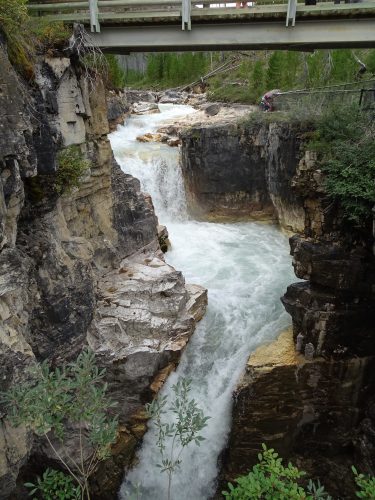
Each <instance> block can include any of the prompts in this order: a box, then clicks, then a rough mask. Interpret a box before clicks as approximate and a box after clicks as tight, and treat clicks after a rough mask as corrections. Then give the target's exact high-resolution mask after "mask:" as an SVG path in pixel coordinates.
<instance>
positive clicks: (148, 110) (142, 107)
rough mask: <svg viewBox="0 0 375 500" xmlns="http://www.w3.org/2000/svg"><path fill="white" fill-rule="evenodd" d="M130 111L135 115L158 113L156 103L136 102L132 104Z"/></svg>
mask: <svg viewBox="0 0 375 500" xmlns="http://www.w3.org/2000/svg"><path fill="white" fill-rule="evenodd" d="M131 110H132V113H134V114H136V115H147V114H152V113H160V111H159V107H158V105H157V104H156V103H149V102H136V103H134V104H133V105H132V108H131Z"/></svg>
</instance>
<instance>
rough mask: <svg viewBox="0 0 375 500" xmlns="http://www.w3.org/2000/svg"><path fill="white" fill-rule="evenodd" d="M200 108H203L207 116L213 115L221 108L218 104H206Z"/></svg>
mask: <svg viewBox="0 0 375 500" xmlns="http://www.w3.org/2000/svg"><path fill="white" fill-rule="evenodd" d="M202 109H204V112H205V113H206V115H208V116H215V115H217V114H218V113H219V111H220V109H221V106H220V104H216V103H215V104H208V105H207V106H205V107H203V108H202Z"/></svg>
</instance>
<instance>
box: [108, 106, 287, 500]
mask: <svg viewBox="0 0 375 500" xmlns="http://www.w3.org/2000/svg"><path fill="white" fill-rule="evenodd" d="M191 112H193V110H192V109H191V108H189V107H187V106H168V107H165V108H162V109H161V113H160V114H157V115H150V116H142V117H132V118H130V119H129V122H128V124H127V125H126V126H124V127H120V128H119V129H118V130H117V131H116V132H115V133H113V134H112V135H111V138H110V139H111V143H112V147H113V150H114V153H115V156H116V159H117V161H118V162H119V163H120V165H121V167H122V169H123V170H124V171H125V172H127V173H130V174H132V175H134V176H136V177H138V178H139V179H140V181H141V184H142V187H143V189H144V190H145V191H147V192H148V193H150V194H151V196H152V198H153V201H154V205H155V210H156V213H157V215H158V217H159V220H160V222H161V223H162V224H164V223H165V224H166V225H167V227H168V231H169V234H170V240H171V242H172V250H171V251H170V252H168V253H167V254H166V260H167V262H168V263H170V264H171V265H173V266H174V267H175V268H176V269H178V270H181V271H182V272H183V273H184V275H185V278H186V281H187V282H188V283H197V284H201V285H203V286H205V287H207V289H208V308H207V313H206V315H205V317H204V318H203V320H202V321H201V322H200V323H199V324H198V327H197V329H196V332H195V333H194V335H193V337H192V338H191V340H190V342H189V344H188V346H187V348H186V350H185V352H184V353H183V355H182V358H181V362H180V364H179V367H178V369H177V371H176V372H175V373H173V374H172V375H171V376H170V377H169V379H168V381H167V382H166V384H165V386H164V388H163V389H162V394H164V395H167V396H168V397H169V396H170V395H171V392H172V390H171V387H172V385H173V384H175V383H176V381H177V380H178V379H179V378H180V377H184V378H188V379H190V380H191V383H192V392H191V396H192V397H194V399H195V400H196V401H197V403H198V405H199V406H200V407H201V408H202V409H203V411H204V413H205V415H209V416H211V419H210V420H209V421H208V425H207V427H206V428H205V429H204V431H203V432H202V435H203V436H204V438H205V441H203V443H202V444H201V446H200V447H197V446H195V445H194V444H191V445H190V446H189V447H187V448H186V449H185V450H184V452H183V454H182V456H181V459H182V465H181V467H180V469H179V470H178V471H177V472H176V473H175V474H174V476H173V480H172V498H173V500H206V499H209V498H211V497H212V495H213V494H214V492H215V486H216V484H215V480H216V477H217V474H218V457H219V454H220V452H221V450H222V449H223V448H224V447H225V444H226V441H227V438H228V433H229V431H230V422H231V400H232V393H233V390H234V388H235V385H236V382H237V381H238V379H239V377H240V375H241V372H242V371H243V369H244V367H245V365H246V360H247V358H248V356H249V354H250V352H252V351H253V350H254V349H255V348H256V347H257V346H259V345H260V344H262V343H264V342H267V341H270V340H273V339H274V338H275V337H277V335H278V334H279V333H280V332H281V331H282V330H283V329H285V328H287V327H288V326H289V325H290V318H289V316H288V315H287V314H286V312H285V311H284V309H283V307H282V305H281V302H280V300H279V297H280V296H281V295H282V294H283V293H284V291H285V288H286V286H287V285H288V284H289V283H290V282H291V280H292V279H293V272H292V266H291V265H290V264H291V263H290V257H289V247H288V241H287V238H286V236H285V235H283V234H282V233H281V232H280V231H279V230H278V229H277V228H275V227H273V226H271V225H266V224H261V223H255V222H249V223H233V224H219V223H208V222H198V221H194V220H191V219H189V218H188V216H187V213H186V200H185V195H184V190H183V183H182V177H181V172H180V168H179V163H178V161H179V159H178V151H177V149H176V148H169V146H167V145H164V144H158V143H147V144H143V143H138V142H137V141H136V140H135V137H136V136H137V135H140V134H142V133H144V132H153V131H155V130H156V129H157V128H158V126H159V124H161V123H162V122H163V121H164V120H166V119H168V118H170V117H171V116H173V117H176V118H177V117H178V116H181V115H184V114H187V113H191ZM168 418H170V419H171V418H172V417H171V415H168ZM150 427H151V428H150V430H149V431H148V432H147V433H146V435H145V437H144V442H143V445H142V448H141V450H140V452H139V454H138V458H139V463H138V465H137V466H136V467H135V468H134V469H133V470H132V471H130V472H129V474H128V475H127V478H126V480H125V482H124V484H123V486H122V488H121V492H120V498H121V499H122V500H124V499H126V498H128V495H127V492H129V491H131V489H132V485H135V484H137V483H138V484H141V491H142V496H141V499H142V500H165V498H166V483H167V477H166V474H163V473H161V472H160V470H159V469H158V468H157V467H156V464H157V463H159V461H160V456H159V451H158V449H157V447H156V444H155V441H156V439H155V435H156V433H155V429H154V428H153V426H152V425H151V426H150Z"/></svg>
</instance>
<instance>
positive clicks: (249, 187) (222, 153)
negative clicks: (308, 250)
mask: <svg viewBox="0 0 375 500" xmlns="http://www.w3.org/2000/svg"><path fill="white" fill-rule="evenodd" d="M298 133H299V132H298V131H297V130H295V129H293V127H292V126H291V125H290V124H288V123H284V124H275V125H273V124H271V125H270V124H254V125H251V126H249V127H244V126H242V125H228V124H226V125H223V124H212V125H201V126H193V127H190V128H187V129H184V130H182V131H181V133H180V135H181V138H182V172H183V175H184V178H185V184H186V186H187V201H188V204H189V209H190V211H191V212H192V213H193V214H195V215H196V216H198V217H201V218H205V219H217V218H222V217H224V218H229V219H236V218H255V219H263V220H264V219H266V220H267V219H268V220H275V219H277V220H278V221H279V223H280V224H281V226H282V227H284V228H285V229H288V230H293V231H302V230H303V227H304V212H303V209H302V202H301V200H300V199H299V197H298V196H296V195H295V194H294V193H293V191H292V189H291V181H292V179H293V176H294V175H295V173H296V168H297V166H298V153H297V154H296V150H297V151H298V143H299V138H298V137H299V136H298Z"/></svg>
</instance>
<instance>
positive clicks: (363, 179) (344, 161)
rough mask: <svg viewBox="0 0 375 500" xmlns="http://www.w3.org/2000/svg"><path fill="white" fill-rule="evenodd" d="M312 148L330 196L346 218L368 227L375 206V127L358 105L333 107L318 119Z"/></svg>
mask: <svg viewBox="0 0 375 500" xmlns="http://www.w3.org/2000/svg"><path fill="white" fill-rule="evenodd" d="M308 148H309V149H312V150H315V151H317V152H318V160H319V165H320V167H321V169H322V170H323V172H325V174H326V189H327V193H328V194H329V195H330V196H331V197H332V199H333V200H336V201H338V202H339V203H340V205H341V207H342V209H343V211H344V215H345V217H346V218H347V219H348V220H349V221H351V222H352V223H354V224H356V225H365V224H366V222H368V220H369V219H370V217H371V209H372V207H373V205H374V204H375V124H374V121H373V116H372V112H367V111H365V110H361V109H360V108H358V106H348V107H341V108H336V107H335V108H334V109H333V108H332V109H329V110H328V111H327V112H325V113H324V114H323V115H322V116H320V117H319V118H318V119H317V122H316V131H315V133H314V137H313V139H312V141H311V142H310V143H309V144H308Z"/></svg>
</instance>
